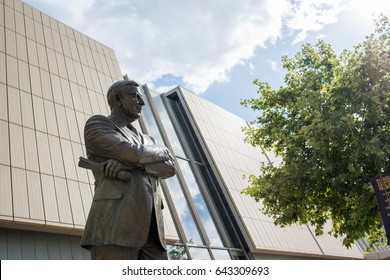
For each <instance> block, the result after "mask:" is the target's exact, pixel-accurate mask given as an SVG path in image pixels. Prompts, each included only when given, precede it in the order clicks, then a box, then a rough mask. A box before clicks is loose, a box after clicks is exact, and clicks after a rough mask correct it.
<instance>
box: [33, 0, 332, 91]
mask: <svg viewBox="0 0 390 280" xmlns="http://www.w3.org/2000/svg"><path fill="white" fill-rule="evenodd" d="M26 2H27V3H30V4H31V5H32V6H34V7H37V8H38V9H40V10H43V11H45V12H46V13H47V14H49V15H50V16H53V17H55V18H57V19H59V20H61V21H62V22H64V23H65V24H68V25H70V26H71V27H74V28H76V29H77V30H79V31H81V32H83V33H85V34H87V35H88V36H90V37H92V38H94V39H96V40H98V41H100V42H102V43H104V44H106V45H107V46H109V47H111V48H113V49H114V51H115V53H116V55H117V57H118V60H119V64H120V66H121V69H122V71H123V73H124V74H125V73H127V74H129V77H130V78H133V79H135V80H137V81H140V82H142V83H150V84H153V82H155V81H157V80H158V79H159V78H161V77H163V76H164V75H167V74H170V75H173V76H176V77H179V78H181V79H182V81H183V83H184V85H183V86H185V87H187V88H189V89H191V90H192V91H194V92H197V93H202V92H204V91H205V90H206V89H207V88H208V87H209V86H210V85H211V84H212V83H214V82H220V83H223V82H228V81H229V73H230V71H231V70H232V69H233V68H234V67H235V66H236V65H239V64H243V63H248V61H249V59H250V58H252V57H253V56H254V53H255V50H256V48H259V47H265V46H266V45H267V44H269V43H274V42H275V41H277V39H278V38H280V37H281V36H282V32H283V30H284V29H283V27H287V28H288V30H289V31H291V32H293V34H295V33H296V36H295V40H294V42H298V41H300V40H304V39H305V38H306V36H307V33H308V32H309V31H312V30H314V31H315V30H321V28H322V26H323V25H325V24H329V23H332V22H334V21H335V20H336V15H337V14H338V12H339V10H340V3H339V2H340V1H339V0H327V1H325V0H318V1H316V0H304V1H296V0H247V1H236V0H225V1H222V0H215V1H209V0H197V1H179V0H165V1H158V0H148V1H139V0H71V1H69V0H68V1H60V0H50V1H49V0H26Z"/></svg>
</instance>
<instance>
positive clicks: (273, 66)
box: [267, 59, 280, 72]
mask: <svg viewBox="0 0 390 280" xmlns="http://www.w3.org/2000/svg"><path fill="white" fill-rule="evenodd" d="M267 63H268V64H269V65H270V66H271V69H272V71H274V72H279V71H280V69H279V66H278V63H277V62H276V61H273V60H270V59H268V60H267Z"/></svg>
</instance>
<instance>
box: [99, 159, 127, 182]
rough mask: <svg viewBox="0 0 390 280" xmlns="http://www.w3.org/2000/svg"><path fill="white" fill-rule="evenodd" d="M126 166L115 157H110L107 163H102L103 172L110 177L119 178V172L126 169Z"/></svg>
mask: <svg viewBox="0 0 390 280" xmlns="http://www.w3.org/2000/svg"><path fill="white" fill-rule="evenodd" d="M125 169H126V167H125V166H124V165H123V164H122V163H120V162H119V161H117V160H115V159H109V160H107V161H106V162H105V164H103V165H101V172H102V173H104V175H106V176H107V177H109V178H112V179H118V173H119V171H121V170H125Z"/></svg>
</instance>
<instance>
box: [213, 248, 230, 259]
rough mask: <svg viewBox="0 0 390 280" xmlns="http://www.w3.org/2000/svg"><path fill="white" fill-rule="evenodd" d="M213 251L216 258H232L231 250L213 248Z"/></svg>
mask: <svg viewBox="0 0 390 280" xmlns="http://www.w3.org/2000/svg"><path fill="white" fill-rule="evenodd" d="M212 253H213V256H214V259H215V260H231V257H230V255H229V252H228V251H227V250H219V249H213V250H212Z"/></svg>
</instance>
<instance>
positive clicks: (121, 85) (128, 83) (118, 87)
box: [107, 80, 139, 110]
mask: <svg viewBox="0 0 390 280" xmlns="http://www.w3.org/2000/svg"><path fill="white" fill-rule="evenodd" d="M129 87H139V84H138V83H136V82H135V81H133V80H120V81H117V82H115V83H113V84H112V85H111V86H110V88H109V89H108V91H107V103H108V105H109V106H110V109H111V110H112V108H113V107H114V101H115V95H116V94H118V93H122V92H126V90H128V88H129Z"/></svg>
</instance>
